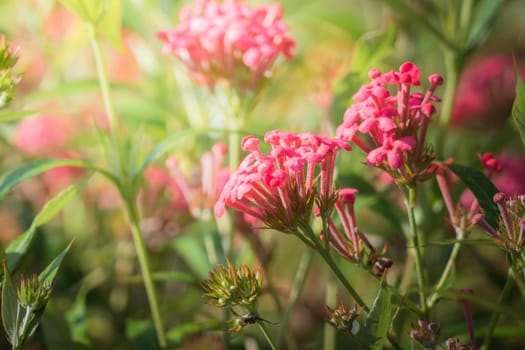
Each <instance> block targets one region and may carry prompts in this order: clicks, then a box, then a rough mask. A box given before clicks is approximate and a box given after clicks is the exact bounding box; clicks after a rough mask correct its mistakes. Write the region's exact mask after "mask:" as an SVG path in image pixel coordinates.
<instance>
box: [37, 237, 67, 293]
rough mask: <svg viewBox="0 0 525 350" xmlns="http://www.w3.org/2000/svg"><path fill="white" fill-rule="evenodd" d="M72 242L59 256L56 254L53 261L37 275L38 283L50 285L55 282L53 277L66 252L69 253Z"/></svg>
mask: <svg viewBox="0 0 525 350" xmlns="http://www.w3.org/2000/svg"><path fill="white" fill-rule="evenodd" d="M72 244H73V242H71V243H69V244H68V245H67V247H66V248H64V250H62V252H61V253H60V254H58V255H57V256H56V257H55V258H54V259H53V261H51V262H50V263H49V265H47V267H46V268H45V269H44V271H42V272H41V273H40V274H39V275H38V280H39V281H40V283H49V284H52V283H53V281H54V280H55V276H56V274H57V272H58V269H59V268H60V265H61V264H62V260H63V259H64V257H65V256H66V254H67V252H68V251H69V248H71V245H72Z"/></svg>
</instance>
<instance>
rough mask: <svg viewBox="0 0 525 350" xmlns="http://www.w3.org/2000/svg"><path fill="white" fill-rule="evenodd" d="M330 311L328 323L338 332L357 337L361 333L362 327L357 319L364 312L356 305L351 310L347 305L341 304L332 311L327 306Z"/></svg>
mask: <svg viewBox="0 0 525 350" xmlns="http://www.w3.org/2000/svg"><path fill="white" fill-rule="evenodd" d="M326 308H327V310H328V323H330V324H331V325H332V326H334V327H335V328H336V329H337V330H338V331H343V332H350V333H352V334H353V335H356V334H357V332H359V329H360V326H359V322H358V321H357V318H358V317H359V316H360V315H361V313H362V312H363V308H358V307H357V305H354V307H352V308H351V309H349V308H348V307H347V306H346V305H345V304H343V303H340V304H339V306H338V307H337V308H336V309H331V308H330V307H329V306H326Z"/></svg>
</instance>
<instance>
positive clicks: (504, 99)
mask: <svg viewBox="0 0 525 350" xmlns="http://www.w3.org/2000/svg"><path fill="white" fill-rule="evenodd" d="M517 63H518V67H519V69H518V70H519V72H520V75H521V76H522V78H523V77H525V69H524V66H523V59H518V60H517ZM515 89H516V72H515V69H514V58H513V57H512V55H510V54H508V55H507V54H497V55H491V56H487V57H483V58H482V59H480V60H479V61H476V62H474V63H473V64H470V65H469V66H468V67H467V68H466V69H465V71H464V72H463V73H462V74H461V78H460V80H459V84H458V88H457V93H456V96H455V101H454V109H453V111H452V120H451V123H452V124H453V125H457V126H463V127H476V128H480V129H486V130H489V129H490V128H494V127H497V128H501V127H503V126H504V125H505V123H506V121H507V119H508V117H509V116H510V113H511V109H512V103H513V101H514V97H515V95H516V92H515Z"/></svg>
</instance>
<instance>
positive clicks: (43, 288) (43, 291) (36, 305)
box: [16, 275, 53, 312]
mask: <svg viewBox="0 0 525 350" xmlns="http://www.w3.org/2000/svg"><path fill="white" fill-rule="evenodd" d="M52 291H53V285H52V284H51V283H48V282H41V281H40V280H39V278H38V275H31V276H29V277H25V278H24V277H23V278H22V279H21V280H20V285H19V286H18V288H17V290H16V292H17V295H18V301H19V304H20V306H22V307H23V308H26V309H30V310H31V311H32V312H37V311H39V310H41V309H43V308H44V307H45V306H46V304H47V301H48V300H49V297H50V296H51V292H52Z"/></svg>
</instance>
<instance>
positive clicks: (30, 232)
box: [5, 182, 84, 272]
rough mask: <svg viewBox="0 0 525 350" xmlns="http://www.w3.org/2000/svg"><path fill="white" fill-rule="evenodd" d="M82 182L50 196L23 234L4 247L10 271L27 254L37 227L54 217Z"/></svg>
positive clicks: (17, 265)
mask: <svg viewBox="0 0 525 350" xmlns="http://www.w3.org/2000/svg"><path fill="white" fill-rule="evenodd" d="M83 184H84V182H81V183H78V184H74V185H71V186H69V187H67V188H65V189H64V190H62V191H61V192H59V193H58V194H57V195H55V196H54V197H53V198H51V199H50V200H49V201H48V202H47V203H46V204H45V205H44V206H43V207H42V209H41V210H40V211H39V212H38V214H37V215H36V217H35V218H34V219H33V222H32V224H31V226H30V227H29V228H28V229H27V230H26V231H25V232H24V233H23V234H21V235H19V236H18V237H17V238H15V239H14V240H13V241H12V242H11V243H9V245H8V246H7V248H6V249H5V257H6V260H7V266H8V268H9V270H10V271H11V272H13V271H16V270H17V269H18V268H19V267H20V264H21V263H22V260H23V259H24V258H25V256H26V255H27V253H28V250H29V247H30V246H31V243H32V242H33V239H34V237H35V234H36V229H37V227H38V226H41V225H43V224H45V223H46V222H48V221H49V220H51V219H52V218H53V217H55V216H56V215H57V214H58V213H59V212H60V211H61V210H62V209H63V208H64V206H65V205H66V204H67V203H68V202H69V201H70V200H71V199H73V197H74V196H75V195H76V194H77V193H78V189H79V187H80V186H82V185H83Z"/></svg>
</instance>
